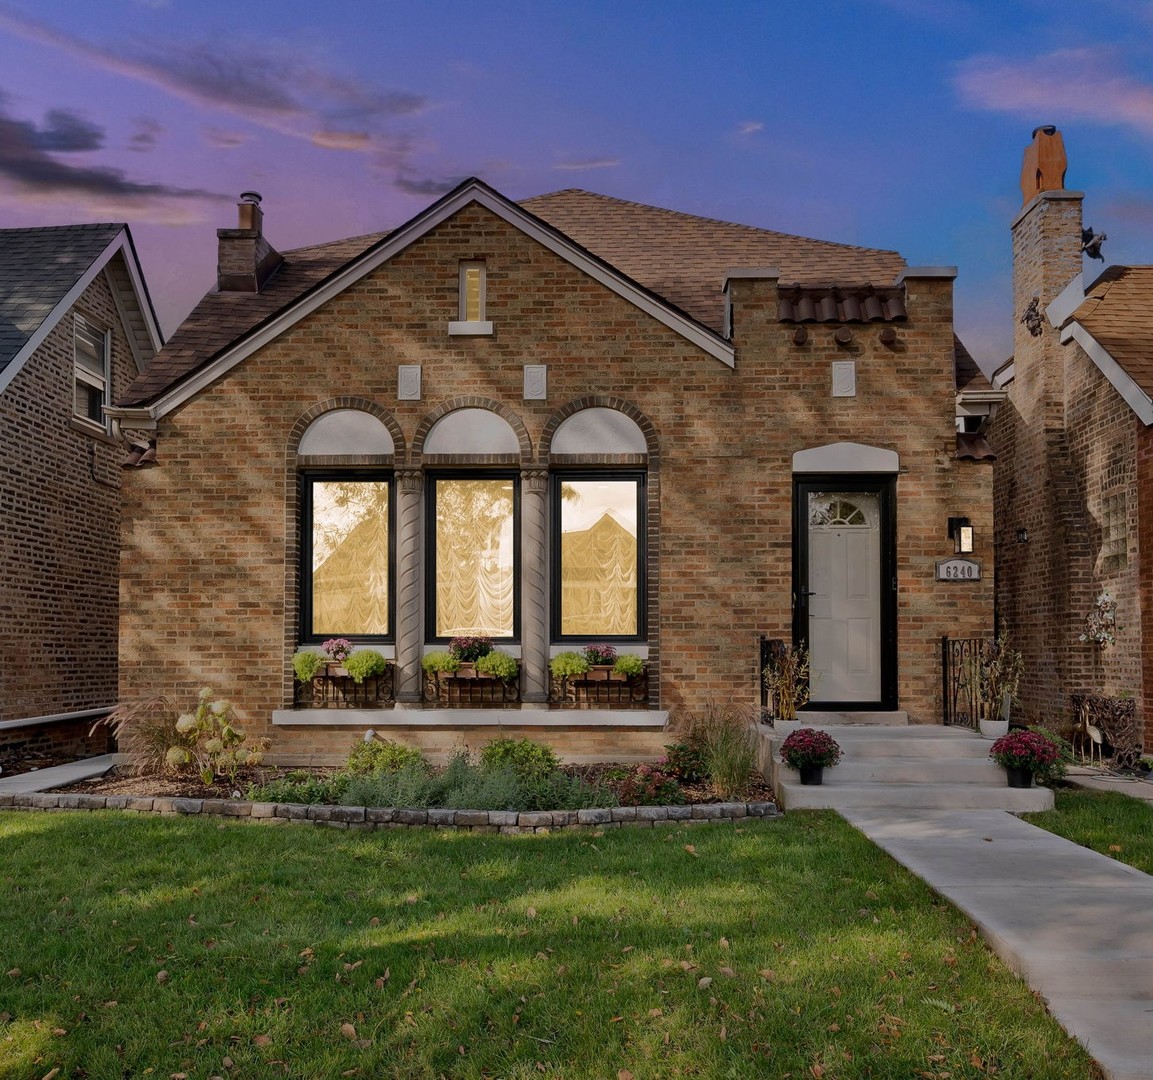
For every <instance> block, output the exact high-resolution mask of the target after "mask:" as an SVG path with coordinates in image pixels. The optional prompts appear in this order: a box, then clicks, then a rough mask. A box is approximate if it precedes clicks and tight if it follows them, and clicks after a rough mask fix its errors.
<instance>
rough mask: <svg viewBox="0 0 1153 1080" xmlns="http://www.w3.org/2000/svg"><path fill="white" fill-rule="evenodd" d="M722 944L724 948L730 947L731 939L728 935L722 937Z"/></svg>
mask: <svg viewBox="0 0 1153 1080" xmlns="http://www.w3.org/2000/svg"><path fill="white" fill-rule="evenodd" d="M720 946H721V948H722V949H727V948H728V947H729V939H728V938H727V937H723V938H721V940H720Z"/></svg>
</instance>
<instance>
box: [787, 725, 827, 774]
mask: <svg viewBox="0 0 1153 1080" xmlns="http://www.w3.org/2000/svg"><path fill="white" fill-rule="evenodd" d="M781 760H782V761H783V762H784V763H785V764H786V765H789V766H791V767H792V768H794V769H805V768H811V767H813V766H816V765H820V766H822V767H824V768H831V767H832V766H833V765H836V764H837V762H838V761H840V760H841V747H840V744H839V743H838V742H837V740H836V739H834V738H833V737H832V735H830V734H829V733H828V732H827V731H819V730H818V729H817V728H808V727H803V728H798V729H797V730H796V731H793V732H790V733H789V735H788V737H787V738H786V739H785V741H784V742H783V743H782V744H781Z"/></svg>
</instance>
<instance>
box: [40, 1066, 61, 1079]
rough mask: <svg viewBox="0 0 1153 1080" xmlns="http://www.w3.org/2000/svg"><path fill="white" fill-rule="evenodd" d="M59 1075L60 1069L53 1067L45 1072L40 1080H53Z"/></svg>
mask: <svg viewBox="0 0 1153 1080" xmlns="http://www.w3.org/2000/svg"><path fill="white" fill-rule="evenodd" d="M59 1075H60V1069H59V1068H55V1069H52V1070H51V1071H50V1072H46V1073H45V1074H44V1076H43V1078H42V1080H55V1078H56V1077H57V1076H59Z"/></svg>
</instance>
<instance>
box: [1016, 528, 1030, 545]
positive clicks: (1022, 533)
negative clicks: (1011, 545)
mask: <svg viewBox="0 0 1153 1080" xmlns="http://www.w3.org/2000/svg"><path fill="white" fill-rule="evenodd" d="M1028 542H1029V530H1028V529H1018V530H1017V543H1018V544H1027V543H1028Z"/></svg>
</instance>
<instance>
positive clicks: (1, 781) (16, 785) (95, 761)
mask: <svg viewBox="0 0 1153 1080" xmlns="http://www.w3.org/2000/svg"><path fill="white" fill-rule="evenodd" d="M117 757H118V755H116V754H101V755H100V756H99V757H90V758H83V759H81V760H80V761H73V762H71V763H69V764H68V765H53V766H52V767H51V768H49V769H33V770H32V772H26V773H17V774H16V775H15V776H4V775H2V774H0V795H26V794H28V793H29V792H33V791H47V790H49V789H51V788H58V787H64V785H65V784H76V783H79V782H80V781H81V780H88V779H90V778H91V777H93V776H103V775H104V774H105V773H106V772H107V771H108V770H109V769H111V768H112V766H113V765H115V764H116V761H117Z"/></svg>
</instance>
